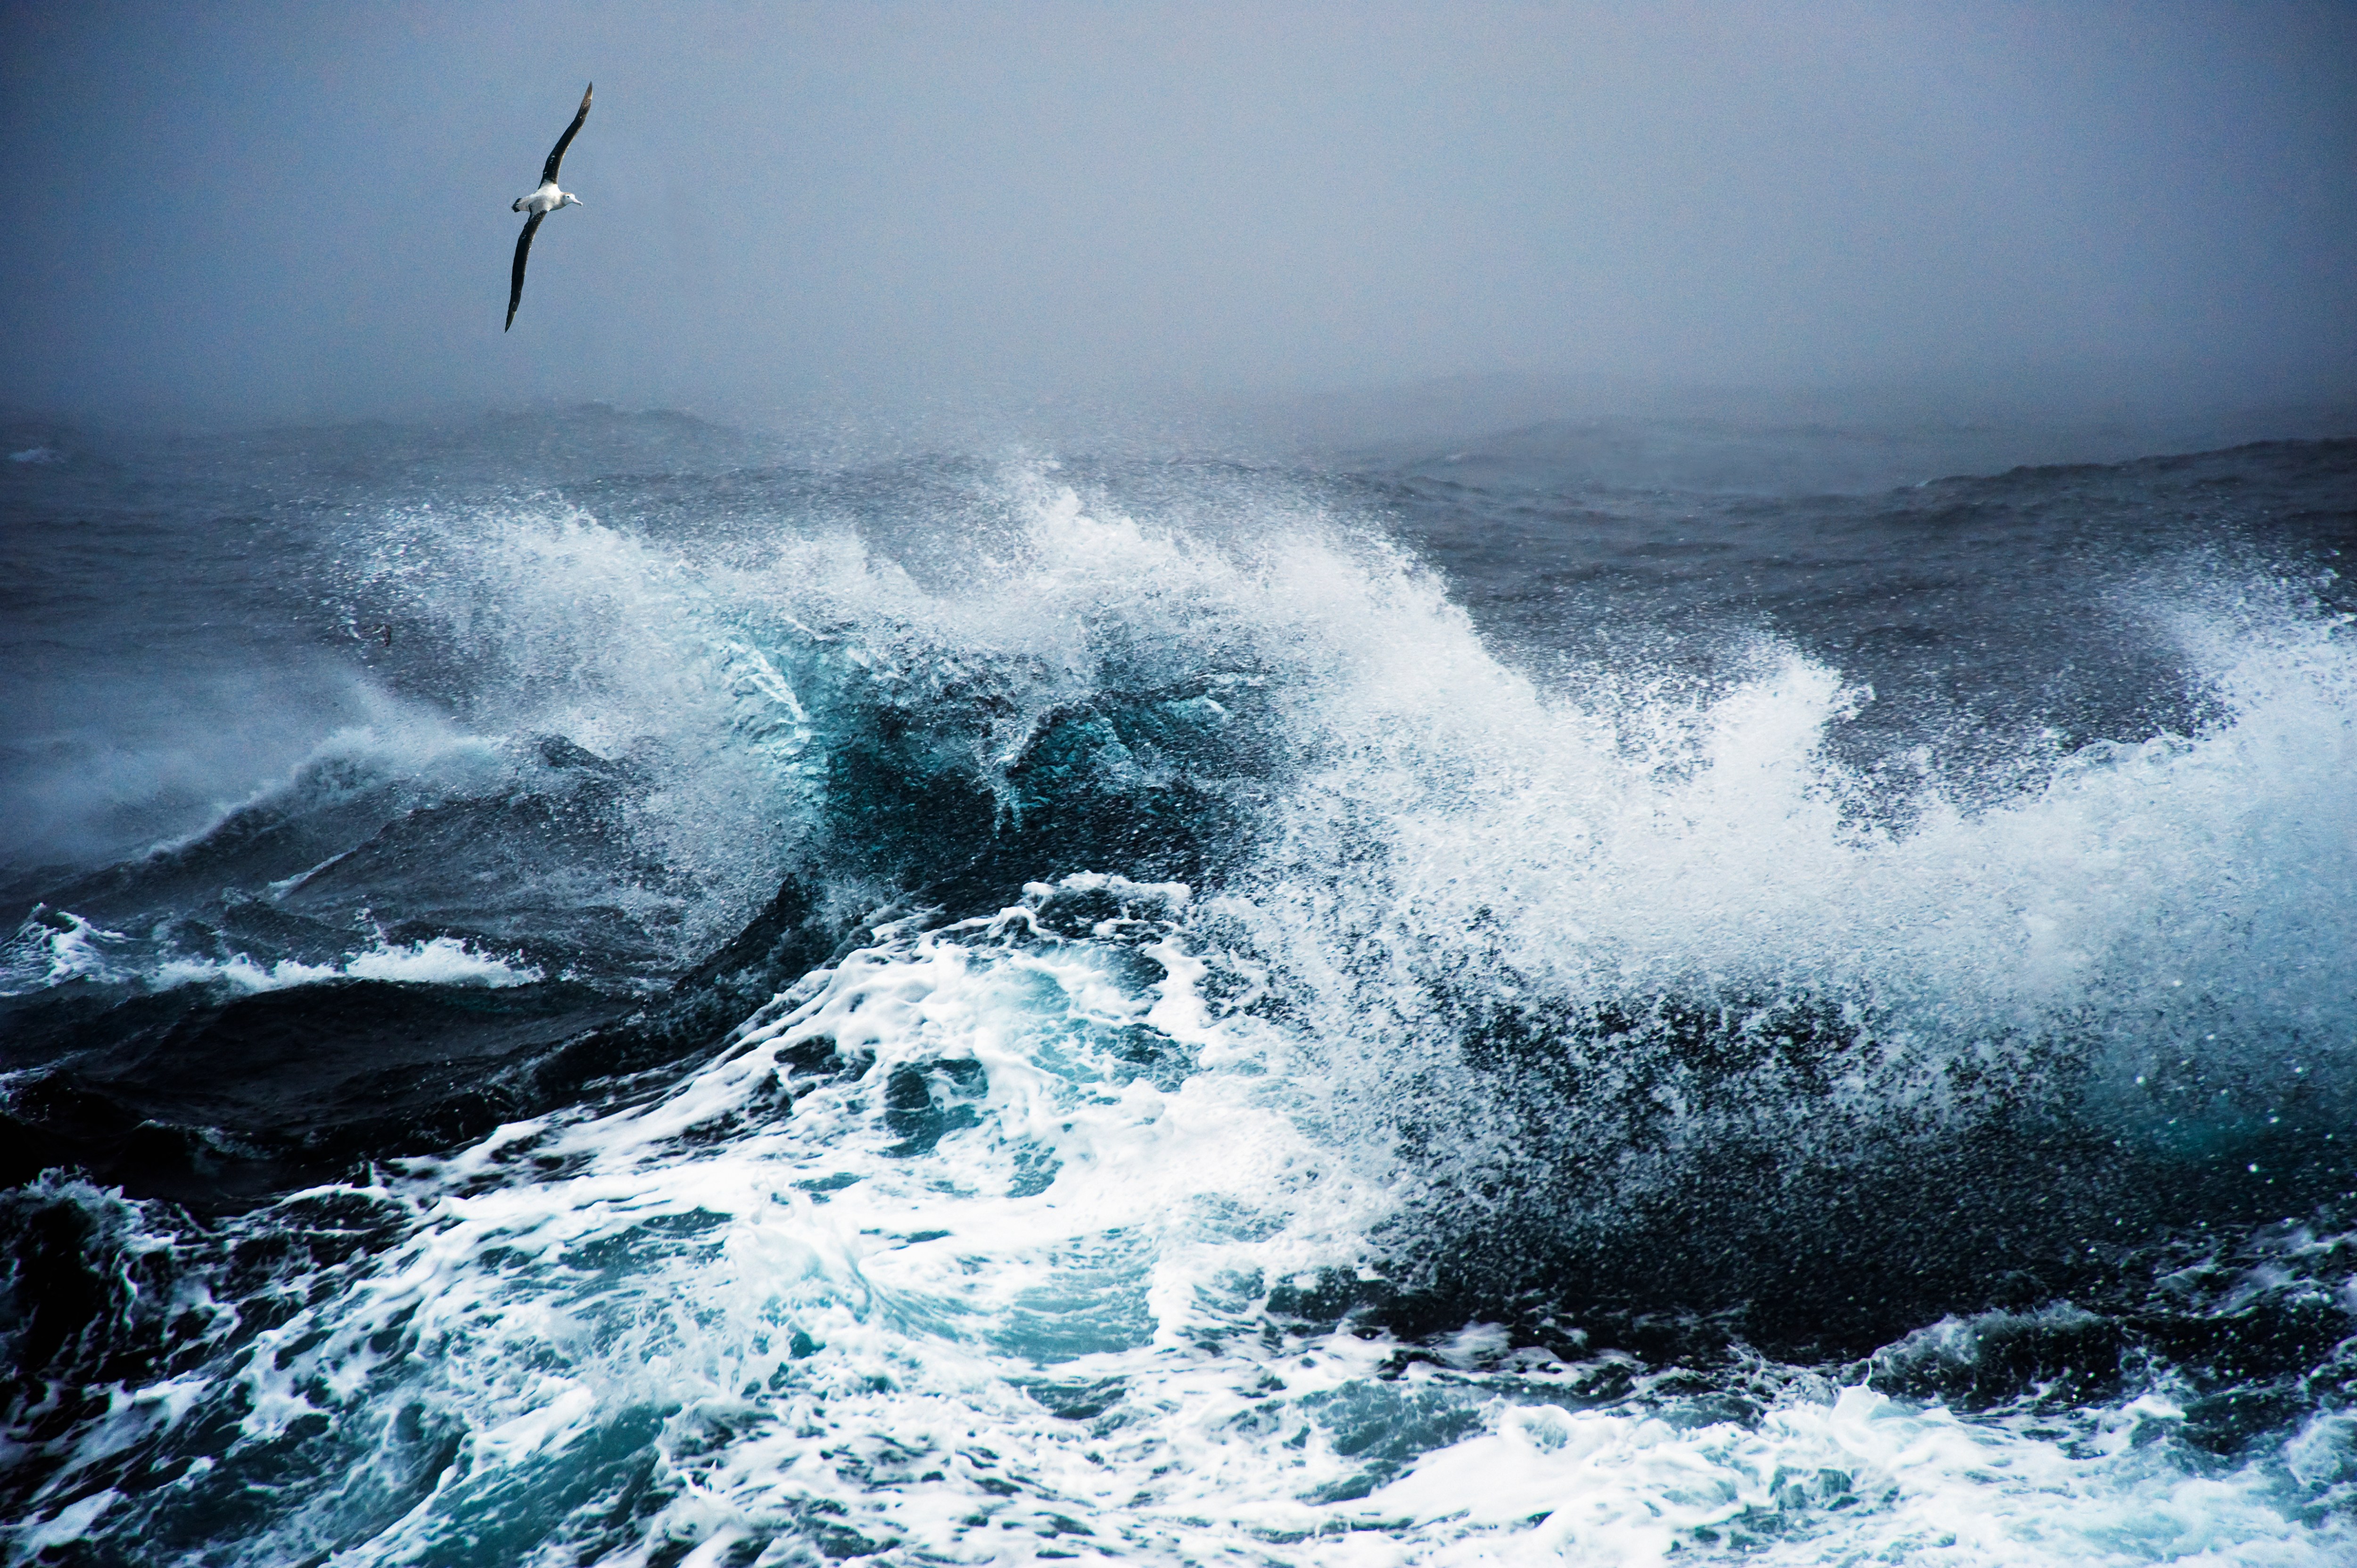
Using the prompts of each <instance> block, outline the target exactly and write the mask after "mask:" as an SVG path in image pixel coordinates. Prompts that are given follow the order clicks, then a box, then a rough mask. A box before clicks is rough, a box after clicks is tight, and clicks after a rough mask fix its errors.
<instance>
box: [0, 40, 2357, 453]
mask: <svg viewBox="0 0 2357 1568" xmlns="http://www.w3.org/2000/svg"><path fill="white" fill-rule="evenodd" d="M0 15H5V37H0V233H5V244H0V403H9V404H13V405H15V406H16V407H18V408H38V409H55V410H60V411H65V412H99V413H104V412H109V411H113V412H124V411H129V410H134V409H161V410H185V411H188V412H190V413H201V414H206V415H210V416H214V417H219V416H222V415H228V416H231V417H236V416H240V415H251V416H253V417H257V418H282V417H286V416H289V415H293V416H317V415H323V414H324V415H337V414H349V413H377V412H399V411H402V410H404V409H408V408H415V407H419V406H425V405H434V404H442V405H449V404H458V405H465V404H469V403H478V404H479V403H492V404H516V403H526V402H531V401H538V400H549V399H554V400H558V401H568V402H569V401H576V400H583V399H607V400H612V401H616V402H619V403H624V404H626V405H630V406H649V405H655V404H679V405H684V406H691V407H705V408H726V407H728V406H732V405H734V406H737V407H758V406H759V405H762V404H764V403H790V402H792V401H793V400H796V399H801V398H806V397H808V396H810V395H812V394H813V393H817V394H822V395H828V396H836V397H842V398H847V399H852V400H858V399H875V400H878V401H894V400H898V401H903V402H906V401H909V400H923V399H928V398H936V397H942V398H972V397H976V396H981V397H988V396H993V395H1001V394H1004V395H1007V396H1013V397H1037V396H1040V395H1046V394H1065V395H1072V394H1083V395H1085V394H1091V393H1101V392H1105V391H1107V390H1109V389H1110V390H1113V391H1116V392H1117V391H1121V390H1124V389H1133V388H1142V389H1153V388H1169V387H1177V388H1183V389H1196V390H1200V391H1207V392H1223V393H1232V392H1249V393H1259V392H1269V393H1286V392H1301V391H1309V390H1315V389H1319V388H1340V387H1350V386H1358V385H1372V384H1381V383H1387V382H1397V381H1412V380H1415V379H1416V378H1420V377H1428V376H1443V375H1460V374H1483V373H1491V372H1501V371H1510V372H1521V373H1526V374H1537V375H1575V376H1592V375H1606V376H1612V377H1625V378H1631V379H1635V380H1640V381H1647V380H1652V381H1701V382H1711V383H1747V384H1759V383H1765V384H1786V383H1790V384H1826V383H1836V382H1844V381H1860V380H1867V381H1874V380H1880V381H1917V380H1922V379H1926V378H1929V379H1939V378H1943V377H1944V378H1953V379H1956V380H1958V381H1966V382H1968V381H1975V380H1976V379H1981V380H1986V381H1988V382H1989V383H1990V384H1996V383H2000V382H2003V383H2008V384H2010V383H2011V382H2013V381H2018V380H2020V379H2022V378H2029V379H2030V380H2033V381H2034V380H2035V379H2037V378H2040V377H2063V378H2067V377H2069V376H2071V375H2073V374H2078V373H2080V372H2081V371H2088V372H2089V373H2093V371H2101V372H2102V373H2103V374H2104V375H2105V376H2113V377H2116V376H2119V375H2126V376H2129V377H2131V378H2148V377H2158V378H2160V379H2162V380H2170V379H2174V380H2176V381H2181V382H2182V383H2184V384H2185V385H2186V386H2188V387H2194V388H2200V387H2205V386H2213V385H2214V386H2216V387H2219V388H2222V389H2228V390H2229V391H2231V392H2233V394H2234V395H2243V394H2244V393H2245V392H2250V393H2253V394H2256V395H2269V394H2272V393H2274V392H2278V391H2280V392H2287V393H2289V394H2293V395H2298V394H2300V393H2304V392H2314V391H2318V390H2324V391H2328V392H2345V391H2346V390H2347V389H2348V388H2349V387H2350V385H2351V384H2352V381H2357V8H2352V7H2351V6H2349V5H2267V4H2249V5H2158V4H2148V5H2116V6H2114V5H2101V4H2095V3H2093V0H2070V3H2066V4H2060V5H1973V4H1943V5H1925V6H1920V7H1919V6H1909V5H1888V4H1884V5H1857V6H1847V5H1837V4H1815V5H1792V6H1781V5H1693V6H1683V5H1637V4H1629V5H1477V4H1470V3H1460V4H1451V5H1394V6H1386V5H1340V4H1333V5H1280V4H1259V5H1225V4H1216V3H1214V4H1185V5H1114V4H1088V5H1080V4H1028V5H984V4H960V5H947V4H921V5H920V4H907V5H901V4H876V5H853V4H835V3H821V4H804V5H741V4H710V5H705V4H674V5H623V4H615V5H479V4H464V5H441V4H385V5H312V4H307V5H186V4H178V5H106V4H90V3H84V4H77V5H48V4H41V5H14V4H10V5H7V6H6V9H5V13H0ZM592 79H594V80H595V81H596V82H597V105H596V107H595V109H594V110H593V111H592V112H591V114H590V117H589V122H588V124H587V127H586V128H585V129H584V131H583V132H582V134H581V136H580V138H579V140H578V141H577V142H576V144H575V145H574V147H573V150H572V152H571V154H570V155H569V156H568V158H567V161H566V163H565V173H564V183H565V186H566V188H569V189H573V190H576V191H578V192H579V193H580V194H581V195H582V197H583V198H584V199H585V200H586V202H587V205H586V206H584V207H582V208H579V209H568V210H566V211H564V212H562V213H558V214H556V215H554V216H553V217H552V218H551V219H550V220H548V221H547V223H546V224H545V225H544V227H543V229H542V230H541V232H540V237H539V239H538V241H537V242H536V244H535V248H534V252H533V267H532V275H531V280H530V284H529V285H528V287H527V288H526V291H525V295H524V301H523V308H522V312H521V313H520V314H519V315H518V317H517V318H516V323H515V328H514V330H513V331H512V332H511V333H508V334H506V335H505V336H502V334H501V332H500V317H501V316H502V314H503V310H504V307H505V305H506V292H507V273H508V263H509V258H510V255H511V248H512V246H513V243H514V237H515V232H516V231H517V229H518V228H519V227H520V225H521V221H522V220H520V219H519V218H517V217H516V216H515V215H514V214H512V213H511V211H510V210H509V207H508V204H509V203H510V202H511V200H513V199H515V198H516V197H517V196H519V195H521V194H522V193H524V192H525V191H527V190H529V189H530V188H532V187H533V184H534V183H535V182H536V176H537V174H538V171H539V167H540V163H541V160H542V159H543V157H544V156H546V154H547V151H548V148H549V145H550V144H551V143H552V142H553V141H554V139H555V136H556V134H557V133H558V132H559V131H561V130H562V129H563V128H564V125H565V121H566V119H567V118H568V117H569V116H570V114H571V113H572V110H573V107H574V105H575V103H576V102H577V100H578V98H579V96H580V92H581V89H582V85H583V84H584V82H586V81H590V80H592ZM2091 368H2092V369H2091Z"/></svg>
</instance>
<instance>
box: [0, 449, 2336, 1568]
mask: <svg viewBox="0 0 2357 1568" xmlns="http://www.w3.org/2000/svg"><path fill="white" fill-rule="evenodd" d="M9 445H11V446H23V447H24V451H22V452H18V453H17V454H16V460H15V461H13V462H11V463H10V464H8V465H7V471H6V472H5V473H0V489H5V506H6V508H7V513H6V528H7V536H6V541H5V548H6V550H7V552H8V554H9V557H10V571H9V575H10V579H11V580H10V582H9V583H8V585H6V587H5V594H6V596H7V599H6V604H7V612H8V619H7V627H6V629H5V649H0V653H5V659H6V661H7V665H8V668H9V669H10V670H11V671H14V672H15V674H14V675H12V684H13V686H14V688H15V689H14V692H13V694H11V695H9V696H8V697H6V698H5V699H0V704H5V713H6V714H7V724H8V729H9V733H8V735H7V736H6V738H5V746H6V750H5V756H0V768H5V775H0V778H5V789H6V790H7V791H8V794H9V797H10V799H11V800H12V801H13V804H12V805H11V807H10V811H9V815H10V817H11V819H12V821H11V822H10V824H9V825H8V826H7V827H6V828H5V830H0V832H5V843H0V856H5V858H6V860H7V862H8V869H7V872H6V875H5V883H6V885H7V888H8V890H9V892H10V896H11V897H12V898H13V899H14V908H11V909H10V910H9V911H8V918H9V920H10V921H11V922H20V923H17V924H16V925H15V934H14V936H13V937H12V938H10V939H9V940H7V943H6V946H5V951H0V997H5V1000H0V1072H5V1077H0V1107H5V1127H6V1137H5V1148H0V1163H5V1166H6V1168H5V1170H0V1179H5V1180H7V1181H9V1182H11V1183H13V1184H15V1185H14V1187H13V1188H12V1189H11V1190H9V1191H7V1192H6V1193H5V1195H0V1249H5V1251H0V1271H5V1272H4V1273H0V1287H5V1295H0V1343H5V1346H6V1355H5V1373H6V1377H7V1382H6V1384H5V1401H6V1411H5V1422H6V1425H5V1447H0V1497H5V1502H0V1520H6V1521H8V1522H7V1523H6V1524H5V1527H0V1551H5V1552H6V1553H7V1554H8V1557H9V1560H10V1561H14V1562H21V1563H92V1564H96V1563H209V1564H210V1563H221V1564H229V1563H253V1564H264V1563H269V1564H280V1563H289V1564H291V1563H338V1564H360V1563H386V1564H392V1563H404V1564H417V1565H419V1568H451V1565H457V1564H486V1565H489V1564H510V1563H514V1564H525V1563H531V1564H556V1563H609V1564H617V1565H619V1564H683V1563H693V1564H696V1565H698V1568H706V1565H716V1564H737V1565H744V1564H751V1563H762V1564H773V1563H819V1562H823V1561H826V1560H855V1559H868V1558H873V1559H875V1560H876V1561H878V1562H884V1563H1021V1562H1028V1561H1033V1560H1037V1559H1066V1560H1076V1561H1096V1560H1119V1561H1125V1562H1138V1563H1213V1562H1237V1563H1300V1564H1311V1563H1335V1564H1360V1563H1367V1564H1376V1563H1410V1562H1414V1563H1457V1562H1467V1563H1469V1562H1485V1563H1486V1562H1525V1561H1528V1562H1552V1561H1558V1560H1567V1561H1571V1562H1575V1563H1648V1562H1657V1561H1666V1560H1671V1559H1674V1560H1675V1561H1678V1562H1710V1561H1717V1560H1720V1559H1740V1560H1743V1561H1746V1562H1758V1563H1907V1562H1919V1561H1920V1562H1930V1563H1959V1564H1962V1563H1990V1564H1997V1563H2006V1564H2011V1563H2163V1562H2168V1563H2179V1562H2187V1563H2193V1562H2199V1563H2229V1562H2231V1563H2286V1564H2290V1563H2343V1562H2348V1561H2350V1560H2352V1556H2357V1514H2352V1509H2357V1399H2352V1396H2353V1395H2357V1337H2352V1336H2357V1146H2352V1145H2357V1114H2352V1112H2357V787H2352V779H2357V641H2352V630H2351V622H2350V616H2349V613H2348V609H2349V606H2350V602H2351V597H2352V596H2351V593H2350V588H2349V585H2348V583H2347V582H2346V581H2344V580H2343V579H2342V578H2341V576H2340V575H2337V574H2338V573H2339V572H2340V571H2341V570H2342V569H2343V568H2345V564H2346V563H2345V562H2343V561H2342V560H2341V556H2340V552H2341V550H2343V549H2345V548H2348V547H2349V546H2351V545H2352V543H2357V443H2345V442H2344V443H2305V444H2278V445H2273V446H2255V447H2243V448H2237V449H2235V450H2233V451H2229V452H2223V453H2217V454H2211V455H2206V456H2193V457H2179V458H2167V459H2147V460H2145V461H2142V462H2137V463H2129V464H2125V465H2119V466H2114V467H2080V468H2041V469H2021V470H2016V471H2013V472H2010V473H2007V474H2004V475H2001V476H1997V477H1994V478H1954V479H1942V480H1937V481H1934V482H1932V483H1928V484H1925V485H1921V486H1918V487H1914V488H1910V489H1902V490H1896V491H1891V492H1888V493H1883V494H1877V495H1867V496H1855V495H1853V496H1830V497H1827V496H1818V497H1810V496H1805V495H1791V494H1784V495H1776V494H1749V495H1747V494H1742V493H1738V492H1734V491H1710V492H1705V491H1681V490H1676V489H1613V488H1609V487H1605V486H1601V485H1598V484H1595V483H1590V482H1585V481H1582V480H1580V479H1578V478H1577V476H1570V477H1566V474H1565V473H1564V472H1562V471H1560V469H1561V466H1560V465H1556V466H1555V467H1549V466H1548V465H1546V464H1544V463H1541V462H1536V461H1524V462H1521V463H1519V465H1518V464H1517V463H1516V462H1512V461H1491V462H1481V461H1474V460H1469V459H1463V458H1459V459H1457V460H1454V461H1451V460H1434V461H1429V462H1406V461H1402V462H1392V463H1386V464H1382V465H1374V466H1362V467H1361V470H1360V471H1355V472H1345V471H1306V470H1303V469H1300V468H1289V469H1282V470H1273V469H1262V468H1252V467H1238V466H1234V465H1225V464H1213V463H1147V462H1122V463H1102V464H1091V463H1084V462H1081V461H1077V460H1075V461H1071V462H1070V463H1067V464H1064V465H1060V464H1058V463H1057V462H1055V461H1051V460H1049V459H1046V458H1028V459H1019V460H991V461H981V460H947V459H929V460H923V461H914V460H909V461H899V462H894V463H889V464H884V465H877V466H872V467H854V468H845V469H814V468H808V467H794V466H791V465H790V464H786V463H782V462H780V461H779V460H778V459H777V457H776V456H775V454H772V453H765V452H762V451H760V450H758V449H756V448H755V447H754V446H753V445H752V444H750V443H748V442H745V441H742V440H739V439H738V438H736V437H733V436H730V435H728V434H727V433H726V432H719V431H716V430H714V429H712V428H711V427H708V426H703V425H698V424H694V422H691V421H686V420H682V419H678V418H673V417H656V416H650V417H645V418H625V417H620V416H613V415H606V414H599V413H582V414H576V415H566V416H552V417H545V418H533V419H511V420H500V421H492V422H488V423H485V424H479V425H476V426H471V427H468V428H465V429H461V430H457V431H447V432H439V433H436V432H421V431H416V430H408V429H396V428H387V427H364V428H358V429H350V430H342V431H334V432H310V433H297V434H293V435H283V436H274V437H269V438H245V439H235V440H231V439H223V440H217V441H210V442H196V443H185V444H181V445H179V446H171V447H167V448H159V449H150V450H146V451H144V452H141V453H138V454H135V455H132V456H118V457H116V458H114V459H107V458H103V457H101V456H91V455H88V454H84V453H82V452H80V451H79V450H77V449H76V447H75V445H74V443H73V442H72V441H71V440H70V439H67V438H64V437H56V438H52V437H48V436H46V435H45V436H43V437H42V438H41V439H40V440H38V441H35V440H33V438H32V437H31V436H27V437H26V438H25V440H23V441H16V442H11V443H9ZM27 452H35V453H39V454H43V456H39V458H38V460H36V459H35V458H33V457H27V456H25V453H27Z"/></svg>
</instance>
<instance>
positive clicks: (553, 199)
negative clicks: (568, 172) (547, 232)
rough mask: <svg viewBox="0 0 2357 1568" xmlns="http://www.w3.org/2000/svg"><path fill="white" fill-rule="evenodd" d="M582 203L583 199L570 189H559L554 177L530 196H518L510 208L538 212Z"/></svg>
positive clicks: (516, 210)
mask: <svg viewBox="0 0 2357 1568" xmlns="http://www.w3.org/2000/svg"><path fill="white" fill-rule="evenodd" d="M580 205H581V199H580V198H579V197H577V196H576V195H574V194H573V193H572V192H571V191H569V190H559V189H557V188H556V182H555V181H554V180H553V179H552V180H548V181H545V182H544V183H543V184H542V186H541V188H539V189H538V190H535V191H533V193H532V194H531V195H530V196H519V197H517V198H516V199H515V206H514V207H513V208H511V209H510V210H511V211H515V212H531V213H535V214H538V213H548V212H554V211H555V210H556V209H558V208H560V207H578V206H580Z"/></svg>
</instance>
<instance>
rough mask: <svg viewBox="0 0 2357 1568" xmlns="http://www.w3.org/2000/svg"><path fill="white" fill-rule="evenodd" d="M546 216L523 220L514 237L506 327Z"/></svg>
mask: <svg viewBox="0 0 2357 1568" xmlns="http://www.w3.org/2000/svg"><path fill="white" fill-rule="evenodd" d="M574 124H576V125H578V124H581V122H580V121H578V120H576V121H575V122H574ZM565 134H566V135H568V136H570V135H571V134H573V133H572V132H570V131H567V132H566V133H565ZM556 150H557V151H558V152H560V153H561V152H563V151H564V150H565V148H564V145H563V144H561V143H560V144H559V145H558V146H557V149H556ZM547 216H548V214H547V213H545V212H535V213H533V215H532V216H531V217H529V218H527V219H525V220H523V232H522V233H521V234H518V235H517V236H516V259H515V271H514V272H513V273H511V274H509V276H508V327H512V326H514V325H515V310H516V306H519V305H522V303H523V262H524V258H525V257H526V256H529V255H531V254H532V236H533V231H535V230H537V229H538V228H539V227H540V220H542V219H544V218H545V217H547ZM508 327H502V328H500V331H502V332H504V331H506V330H507V329H508Z"/></svg>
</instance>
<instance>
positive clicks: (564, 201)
mask: <svg viewBox="0 0 2357 1568" xmlns="http://www.w3.org/2000/svg"><path fill="white" fill-rule="evenodd" d="M594 91H597V83H596V82H594V81H593V82H591V83H590V84H589V85H588V86H587V87H586V88H584V89H582V91H581V107H580V108H578V109H576V110H575V111H574V112H573V124H570V125H567V126H565V134H563V135H561V136H559V137H557V138H556V147H555V150H554V151H553V152H551V153H550V154H549V155H548V162H547V163H546V164H544V166H542V167H541V171H540V188H539V189H538V190H535V191H533V193H532V194H531V195H530V196H519V197H517V198H516V199H515V205H514V206H513V207H511V208H510V209H509V210H510V211H511V212H529V213H531V214H532V216H531V217H529V218H527V219H525V220H523V232H522V233H521V234H519V235H517V236H516V259H515V272H514V273H513V274H511V276H510V277H509V279H508V326H507V327H502V328H500V331H502V332H504V331H506V330H507V329H508V327H513V326H514V325H515V313H516V306H519V305H521V304H522V303H523V263H524V258H525V257H526V256H529V255H531V254H532V237H533V233H534V232H535V231H538V230H539V228H540V220H542V219H544V218H545V217H547V216H548V215H549V214H550V213H552V212H554V211H555V210H556V209H558V208H560V207H579V206H581V205H582V201H581V199H580V198H579V197H577V196H576V195H574V194H573V193H572V192H571V191H569V190H559V189H557V188H556V166H557V165H559V164H561V163H563V162H564V161H565V148H567V147H569V146H571V145H573V138H574V137H575V136H576V135H578V134H580V131H581V122H582V121H584V120H587V118H589V94H590V93H592V92H594Z"/></svg>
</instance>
